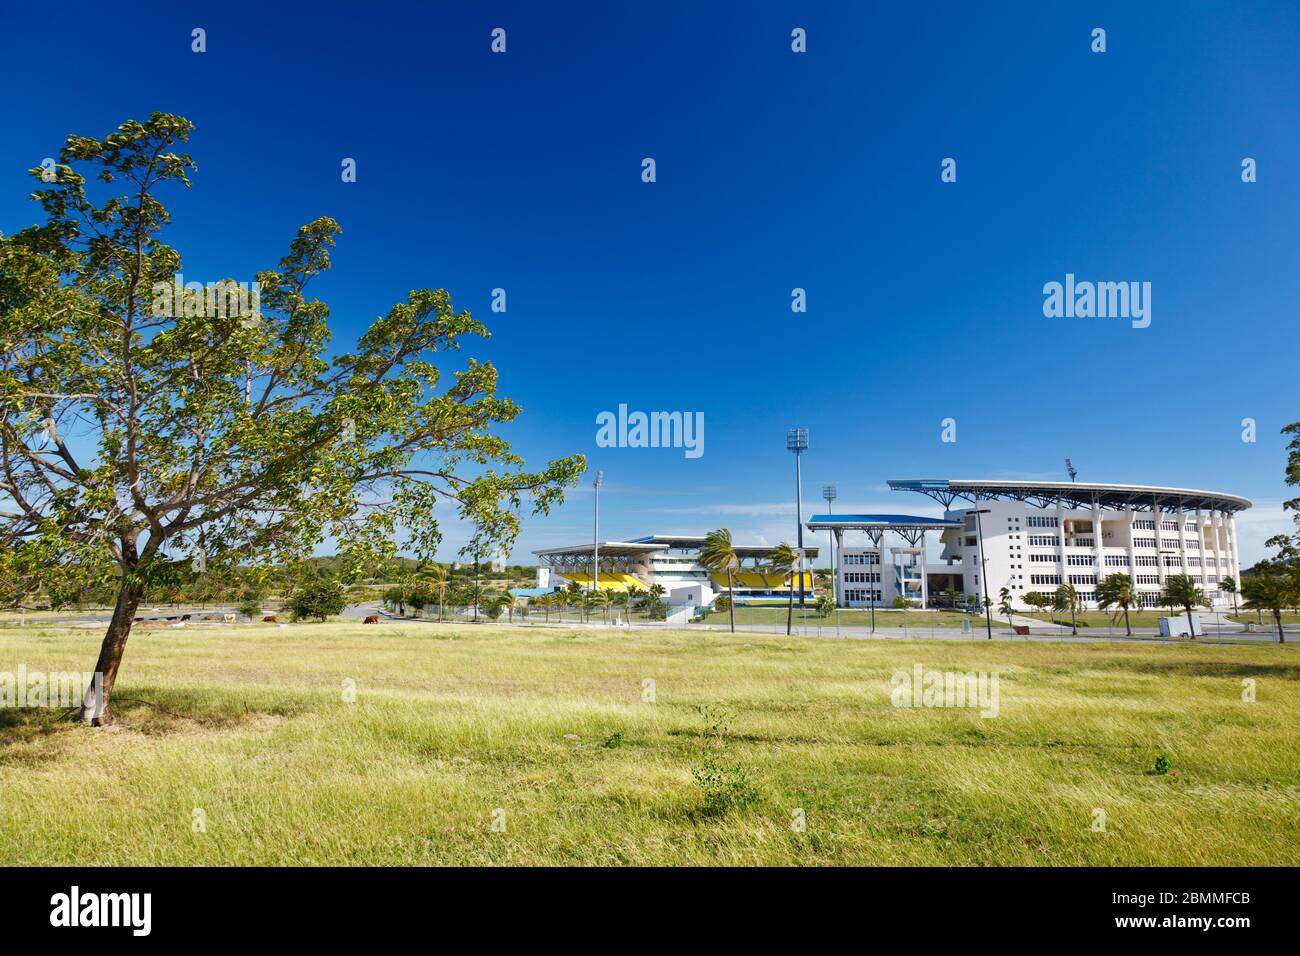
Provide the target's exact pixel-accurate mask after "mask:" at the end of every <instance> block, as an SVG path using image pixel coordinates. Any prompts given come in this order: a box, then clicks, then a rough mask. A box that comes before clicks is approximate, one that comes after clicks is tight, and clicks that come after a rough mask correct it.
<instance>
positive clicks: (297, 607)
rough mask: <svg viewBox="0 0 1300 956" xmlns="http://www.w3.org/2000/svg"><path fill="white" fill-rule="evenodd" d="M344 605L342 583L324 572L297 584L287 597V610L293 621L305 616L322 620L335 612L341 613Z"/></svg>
mask: <svg viewBox="0 0 1300 956" xmlns="http://www.w3.org/2000/svg"><path fill="white" fill-rule="evenodd" d="M346 605H347V602H346V600H345V599H344V597H343V585H342V583H341V582H340V581H339V580H338V579H337V578H334V577H331V576H329V575H324V574H322V575H318V576H317V577H315V578H312V579H309V580H307V581H305V582H304V583H303V584H301V585H299V586H298V587H297V588H295V589H294V592H293V594H292V595H291V596H290V598H289V612H290V613H291V614H292V615H293V619H294V620H295V621H301V620H304V619H306V618H315V619H316V620H318V621H324V620H325V619H326V618H328V617H331V616H333V615H335V614H342V613H343V608H344V607H345V606H346Z"/></svg>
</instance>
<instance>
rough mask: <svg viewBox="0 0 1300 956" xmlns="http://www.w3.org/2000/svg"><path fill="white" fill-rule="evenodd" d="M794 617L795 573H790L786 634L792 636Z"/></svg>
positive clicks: (801, 577) (800, 582)
mask: <svg viewBox="0 0 1300 956" xmlns="http://www.w3.org/2000/svg"><path fill="white" fill-rule="evenodd" d="M799 584H800V586H802V585H803V575H800V581H799ZM793 617H794V575H793V574H791V575H790V602H789V603H788V604H787V605H786V608H785V636H786V637H789V636H790V631H791V624H792V618H793Z"/></svg>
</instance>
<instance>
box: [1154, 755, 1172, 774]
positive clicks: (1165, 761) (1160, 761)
mask: <svg viewBox="0 0 1300 956" xmlns="http://www.w3.org/2000/svg"><path fill="white" fill-rule="evenodd" d="M1170 767H1171V764H1170V763H1169V758H1168V757H1166V756H1165V755H1164V754H1160V755H1158V756H1157V757H1156V765H1155V772H1156V773H1158V774H1160V775H1162V776H1163V775H1164V774H1167V773H1168V772H1169V769H1170Z"/></svg>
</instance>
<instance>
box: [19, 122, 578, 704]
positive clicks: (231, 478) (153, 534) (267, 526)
mask: <svg viewBox="0 0 1300 956" xmlns="http://www.w3.org/2000/svg"><path fill="white" fill-rule="evenodd" d="M191 130H192V125H191V124H190V122H189V121H188V120H186V119H183V118H182V117H179V116H170V115H167V114H162V113H155V114H153V115H152V116H151V117H150V118H149V120H148V121H147V122H144V123H140V122H135V121H130V122H127V123H124V124H122V126H120V127H119V128H118V129H117V131H115V132H113V133H111V134H110V135H108V136H107V137H105V138H104V139H102V140H101V139H95V138H92V137H83V136H70V137H68V140H67V142H66V145H65V146H64V148H63V150H62V152H61V154H60V164H59V165H58V166H57V167H55V170H54V181H53V182H42V183H41V186H40V188H38V189H37V191H36V193H35V194H34V196H35V198H36V199H37V201H39V202H40V204H41V205H42V207H43V208H44V211H45V213H46V216H47V222H46V223H45V224H44V225H39V226H33V227H30V228H27V229H23V230H21V231H19V232H17V233H15V234H14V235H12V236H5V237H0V304H2V307H0V457H2V458H3V461H5V462H6V463H8V467H7V468H6V469H4V470H3V472H2V473H0V499H3V501H4V503H5V506H4V508H3V510H0V553H6V554H9V553H14V552H16V553H17V554H18V555H19V556H20V558H21V560H22V562H24V563H25V564H28V565H30V564H32V563H35V564H40V565H43V566H44V568H45V572H44V573H45V583H46V586H47V587H53V588H60V587H63V586H65V585H66V584H67V583H70V582H71V581H73V580H74V579H76V578H77V577H85V576H87V575H90V576H92V577H94V578H95V579H98V580H101V581H105V582H111V584H112V586H113V588H114V591H115V595H116V597H115V605H114V609H113V614H112V619H111V621H110V623H109V625H108V628H107V630H106V633H105V635H104V640H103V643H102V646H101V649H100V654H99V659H98V661H97V663H96V666H95V671H97V672H98V673H100V674H102V675H103V693H102V695H100V699H98V700H96V699H95V697H94V695H93V694H88V695H87V699H86V701H85V703H84V705H83V707H82V717H83V719H86V720H89V721H91V722H92V723H94V724H98V725H102V724H107V723H111V721H112V712H111V709H110V700H111V694H112V691H113V687H114V685H115V682H116V679H117V674H118V670H119V667H120V665H121V662H122V657H123V653H124V651H125V649H126V644H127V639H128V638H129V636H130V633H131V624H132V621H133V619H134V617H135V612H136V610H137V608H138V607H139V605H140V602H141V599H142V596H143V595H144V593H145V591H146V588H147V587H148V586H149V584H150V581H151V580H152V579H153V577H154V575H155V573H156V572H157V571H158V569H159V568H160V567H162V566H164V565H166V564H167V563H168V562H169V561H170V560H172V559H173V556H178V557H185V558H190V557H193V558H195V559H196V560H201V561H202V562H204V563H205V564H207V565H219V564H239V563H269V562H271V561H273V560H282V561H287V560H293V559H296V558H300V557H302V556H305V555H308V554H310V553H311V552H312V550H313V549H314V548H315V547H316V546H317V545H318V544H320V543H321V542H322V541H325V540H327V539H329V538H331V537H333V538H336V539H337V540H339V541H340V542H342V544H341V546H340V547H341V549H342V550H343V552H344V553H345V554H350V555H355V556H360V555H373V556H381V555H389V554H391V553H392V551H393V544H392V540H393V537H394V534H395V532H396V530H397V529H398V528H399V527H400V528H401V529H402V531H403V532H404V533H405V534H407V535H409V537H410V539H411V541H412V542H413V546H414V549H415V550H416V552H417V553H418V554H420V555H428V556H431V555H432V553H433V550H434V548H435V547H436V545H437V542H438V541H439V539H440V531H439V523H438V521H437V519H436V518H435V517H434V515H435V513H445V512H444V509H442V508H439V509H436V510H435V509H434V508H433V504H434V502H435V501H438V502H440V503H446V502H451V503H454V505H455V506H456V507H457V508H458V514H459V517H460V518H461V519H462V520H463V521H465V522H466V523H467V524H468V525H469V526H470V527H471V528H472V529H473V530H472V536H471V541H470V545H469V546H468V547H467V553H469V552H470V551H471V550H475V551H477V552H479V553H481V552H482V551H483V550H485V549H487V548H494V547H502V546H506V545H508V544H509V543H510V542H512V541H513V540H514V538H515V537H516V536H517V534H518V530H519V524H520V515H519V511H520V509H521V507H522V506H523V504H524V503H525V501H527V502H528V503H530V504H531V506H532V508H533V510H534V511H535V512H540V513H546V512H548V511H549V510H550V508H551V507H552V506H553V505H554V504H556V503H558V502H560V501H562V500H563V493H564V489H565V488H567V487H570V486H572V485H573V484H575V483H576V481H577V480H578V478H579V476H580V475H581V473H582V471H583V469H584V468H585V462H584V460H583V458H582V457H581V456H573V457H570V458H563V459H558V460H555V461H552V462H550V463H549V464H548V465H547V467H545V468H544V469H542V470H541V471H528V470H526V469H525V467H524V464H523V461H522V460H521V459H520V458H519V457H518V456H517V455H516V454H515V453H513V452H512V451H511V450H510V446H509V445H508V444H507V443H506V442H505V441H504V440H503V439H501V438H500V437H499V436H498V435H497V434H495V432H496V431H498V426H499V425H501V424H504V423H508V422H510V421H512V420H514V419H515V418H516V417H517V416H518V415H519V411H520V410H519V408H518V406H517V405H515V404H514V403H513V402H511V401H510V400H509V399H506V398H503V397H500V396H498V395H497V393H496V392H497V378H498V376H497V372H496V369H495V368H493V366H492V365H491V364H488V363H479V362H477V361H474V360H473V359H470V360H468V362H467V363H466V366H465V367H464V368H463V369H461V370H460V371H457V372H455V374H454V377H453V378H452V379H451V381H450V383H443V382H442V381H441V379H442V377H443V376H442V369H441V367H440V366H439V365H437V364H434V362H433V361H432V360H431V359H432V357H433V356H437V355H443V354H445V353H448V352H454V351H457V350H458V349H459V348H460V346H461V343H462V340H463V339H466V338H468V337H472V336H479V337H486V336H487V334H488V332H487V329H486V327H485V326H484V325H483V324H482V323H480V322H477V321H475V320H474V319H472V318H471V317H470V315H469V314H468V313H467V312H463V311H461V312H457V311H455V310H454V309H453V308H452V305H451V298H450V296H449V295H448V294H447V293H446V292H445V291H442V290H428V289H417V290H416V291H413V292H411V293H410V294H409V296H408V297H407V299H406V301H404V302H401V303H399V304H397V305H395V306H393V307H392V308H391V309H390V310H389V311H388V312H387V313H386V314H385V315H384V316H383V317H381V318H379V319H377V320H376V321H375V322H374V323H373V324H372V325H371V326H370V328H369V329H368V330H367V331H366V332H365V334H363V335H362V336H361V337H360V338H359V339H358V341H357V342H356V344H355V346H354V347H352V348H350V349H349V348H335V347H333V346H331V344H330V330H329V324H328V318H329V308H328V306H327V305H326V304H325V303H324V302H321V301H319V300H316V299H312V298H310V297H309V295H308V292H307V289H308V286H309V285H310V284H311V282H312V280H313V279H315V278H316V277H317V276H319V275H320V274H321V273H323V272H324V271H325V270H326V269H327V268H328V267H329V265H330V249H331V248H332V247H333V245H334V242H335V238H336V236H337V235H338V234H339V232H340V229H339V226H338V224H337V223H335V222H334V221H333V220H332V219H328V218H321V219H317V220H315V221H314V222H311V223H309V224H308V225H306V226H303V227H302V228H301V229H299V230H298V234H297V236H296V238H294V239H293V241H292V242H291V243H290V246H289V252H288V255H287V256H286V257H285V258H284V259H282V260H281V261H280V263H279V265H278V266H277V267H276V268H274V269H268V270H265V271H262V272H259V273H258V274H257V275H256V280H257V282H258V283H259V284H260V300H259V301H258V302H256V303H254V302H253V300H252V296H251V294H250V295H249V296H246V297H245V300H244V301H235V302H234V303H232V302H231V301H230V300H231V299H232V298H234V299H236V300H238V296H231V295H230V293H231V291H232V287H231V286H229V285H221V286H217V285H215V284H214V286H212V287H209V288H207V289H205V290H203V291H202V292H199V291H192V290H181V291H180V293H179V294H175V290H174V289H173V286H172V283H173V278H174V276H175V275H177V274H178V273H180V272H181V271H182V262H181V256H180V254H179V253H178V252H177V251H176V250H175V249H173V248H172V247H170V246H168V245H166V244H165V243H164V242H163V241H162V238H161V233H162V232H163V230H164V228H165V227H166V226H168V224H169V222H170V216H169V215H168V212H167V210H166V209H165V207H164V206H163V204H162V202H161V200H160V195H161V194H163V193H165V192H166V191H167V190H168V189H172V188H175V187H177V186H188V185H189V175H190V173H191V172H192V171H193V170H194V168H195V165H194V162H193V160H192V159H191V158H190V157H189V156H188V155H187V154H185V153H183V152H178V151H177V147H178V145H179V144H182V143H184V142H185V141H186V140H188V138H189V136H190V132H191ZM74 166H76V167H78V168H77V169H74ZM86 167H88V170H87V172H88V173H89V175H85V174H83V173H82V172H81V171H79V170H80V169H81V168H86ZM31 172H32V175H33V176H35V177H37V178H38V179H39V178H40V177H41V172H42V171H41V170H39V169H34V170H32V171H31ZM88 182H97V183H98V185H97V186H96V187H95V191H96V192H97V193H99V192H107V193H109V194H108V195H106V196H98V197H92V194H91V190H90V189H88V187H87V183H88ZM119 188H120V192H119V191H118V189H119ZM214 278H215V277H214ZM66 569H75V570H66ZM56 578H57V579H61V580H56ZM347 583H350V582H347Z"/></svg>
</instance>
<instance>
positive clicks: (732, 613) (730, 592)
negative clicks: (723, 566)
mask: <svg viewBox="0 0 1300 956" xmlns="http://www.w3.org/2000/svg"><path fill="white" fill-rule="evenodd" d="M727 616H728V617H729V618H731V633H732V634H735V633H736V585H735V584H734V583H732V578H731V568H727Z"/></svg>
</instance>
